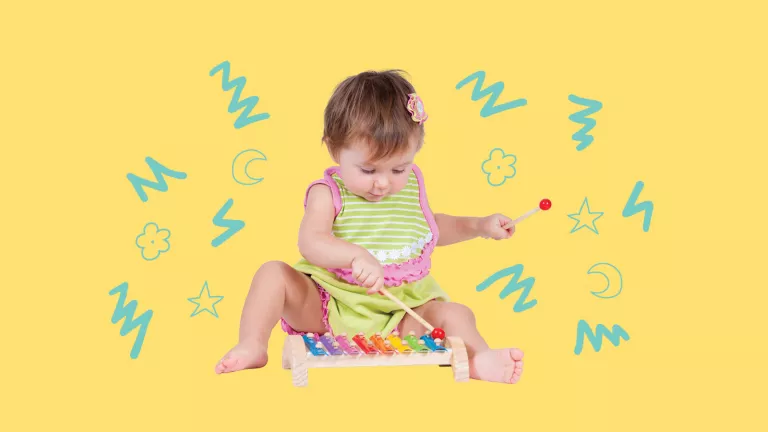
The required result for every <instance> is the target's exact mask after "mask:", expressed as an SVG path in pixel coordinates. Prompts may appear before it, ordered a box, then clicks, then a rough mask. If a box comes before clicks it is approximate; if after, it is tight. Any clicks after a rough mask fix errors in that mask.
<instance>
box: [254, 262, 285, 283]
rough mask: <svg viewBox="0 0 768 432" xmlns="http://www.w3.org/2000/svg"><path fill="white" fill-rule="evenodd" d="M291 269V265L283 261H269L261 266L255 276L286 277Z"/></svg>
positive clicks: (255, 277) (257, 277)
mask: <svg viewBox="0 0 768 432" xmlns="http://www.w3.org/2000/svg"><path fill="white" fill-rule="evenodd" d="M290 270H292V268H291V266H290V265H288V263H285V262H283V261H267V262H265V263H264V264H262V265H261V267H259V269H258V270H257V271H256V274H255V275H254V276H253V278H254V279H259V278H270V279H274V278H281V279H285V277H286V275H287V274H288V272H289V271H290Z"/></svg>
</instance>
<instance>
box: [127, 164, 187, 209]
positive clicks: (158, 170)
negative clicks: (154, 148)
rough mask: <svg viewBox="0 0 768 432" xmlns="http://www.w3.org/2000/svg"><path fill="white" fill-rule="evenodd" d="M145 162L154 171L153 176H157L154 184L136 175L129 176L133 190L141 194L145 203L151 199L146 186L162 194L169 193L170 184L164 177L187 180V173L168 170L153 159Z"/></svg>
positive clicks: (140, 196)
mask: <svg viewBox="0 0 768 432" xmlns="http://www.w3.org/2000/svg"><path fill="white" fill-rule="evenodd" d="M145 161H146V162H147V165H149V169H151V170H152V174H153V175H154V176H155V180H156V181H154V182H152V181H149V180H147V179H144V178H141V177H139V176H137V175H135V174H130V173H129V174H128V181H130V182H131V184H132V185H133V189H135V190H136V193H137V194H139V198H140V199H141V201H143V202H147V200H148V199H149V197H147V193H146V192H145V191H144V186H146V187H149V188H152V189H154V190H157V191H160V192H166V191H168V183H166V182H165V177H163V176H164V175H167V176H168V177H173V178H175V179H179V180H183V179H185V178H187V174H186V173H183V172H181V171H174V170H171V169H168V168H166V167H164V166H163V165H162V164H160V163H159V162H157V161H156V160H154V159H152V158H151V157H147V158H146V159H145Z"/></svg>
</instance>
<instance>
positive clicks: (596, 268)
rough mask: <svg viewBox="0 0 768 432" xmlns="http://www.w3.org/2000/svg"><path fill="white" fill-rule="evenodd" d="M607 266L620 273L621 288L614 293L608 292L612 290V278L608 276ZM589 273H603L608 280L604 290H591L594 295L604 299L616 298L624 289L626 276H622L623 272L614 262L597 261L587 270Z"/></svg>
mask: <svg viewBox="0 0 768 432" xmlns="http://www.w3.org/2000/svg"><path fill="white" fill-rule="evenodd" d="M606 266H608V267H610V268H612V269H613V270H615V271H616V274H617V275H619V289H618V291H616V292H615V293H613V295H610V294H608V292H609V291H610V290H611V278H610V277H608V275H607V274H606V273H605V269H604V267H606ZM587 274H601V275H603V277H604V278H605V280H606V282H608V284H607V285H606V286H605V289H603V290H602V291H590V292H591V293H592V295H593V296H595V297H598V298H602V299H609V298H614V297H616V296H618V295H619V294H621V291H622V290H623V289H624V278H623V277H622V276H621V272H620V271H619V269H618V268H616V266H615V265H613V264H609V263H606V262H601V263H597V264H595V265H593V266H592V267H590V268H589V270H587Z"/></svg>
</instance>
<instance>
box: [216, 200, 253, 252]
mask: <svg viewBox="0 0 768 432" xmlns="http://www.w3.org/2000/svg"><path fill="white" fill-rule="evenodd" d="M232 204H234V201H233V200H232V198H230V199H229V200H227V202H226V203H224V206H222V207H221V209H220V210H219V211H218V212H217V213H216V216H214V217H213V224H214V225H216V226H217V227H224V228H227V230H226V231H224V232H223V233H221V234H220V235H219V236H218V237H216V238H215V239H213V241H211V244H212V245H213V247H219V245H221V244H222V243H224V242H225V241H227V240H229V238H230V237H232V236H233V235H235V234H236V233H237V232H238V231H240V230H241V229H243V228H244V227H245V222H243V221H241V220H236V219H234V220H233V219H224V216H225V215H226V214H227V212H228V211H229V209H230V208H232Z"/></svg>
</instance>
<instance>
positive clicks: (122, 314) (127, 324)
mask: <svg viewBox="0 0 768 432" xmlns="http://www.w3.org/2000/svg"><path fill="white" fill-rule="evenodd" d="M116 293H120V296H119V297H118V298H117V306H116V307H115V311H114V312H113V313H112V324H117V322H118V321H120V320H121V319H123V318H125V321H123V326H122V327H120V336H125V335H127V334H128V333H130V332H131V331H133V329H135V328H136V327H139V332H138V333H137V334H136V340H135V341H134V342H133V348H131V358H132V359H136V358H137V357H138V356H139V353H140V352H141V346H142V345H144V336H145V335H146V334H147V326H149V321H150V320H151V319H152V315H153V312H152V310H151V309H150V310H147V311H145V312H144V313H143V314H141V315H140V316H139V317H138V318H136V319H134V318H133V315H134V314H135V313H136V306H137V305H138V303H136V300H131V301H130V302H128V304H127V305H126V304H125V297H126V296H127V294H128V282H123V283H121V284H120V285H118V286H116V287H114V288H112V290H111V291H109V295H115V294H116Z"/></svg>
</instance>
